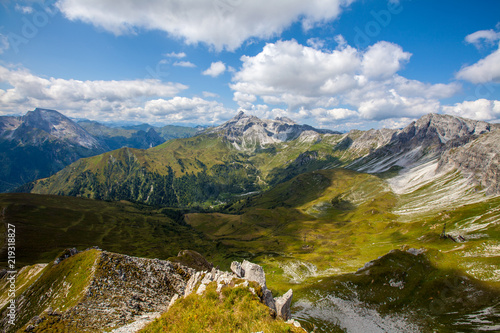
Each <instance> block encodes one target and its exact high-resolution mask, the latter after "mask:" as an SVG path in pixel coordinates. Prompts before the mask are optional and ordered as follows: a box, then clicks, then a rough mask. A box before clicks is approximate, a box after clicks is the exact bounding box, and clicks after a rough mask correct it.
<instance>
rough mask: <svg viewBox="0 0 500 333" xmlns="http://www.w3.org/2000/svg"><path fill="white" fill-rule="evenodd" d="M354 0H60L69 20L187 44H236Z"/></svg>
mask: <svg viewBox="0 0 500 333" xmlns="http://www.w3.org/2000/svg"><path fill="white" fill-rule="evenodd" d="M353 1H354V0H310V1H303V0H276V1H267V0H253V1H243V0H231V1H227V0H214V1H206V0H171V1H160V0H147V1H135V0H123V1H120V5H119V6H117V5H116V1H115V0H58V1H57V4H56V5H57V7H58V8H59V10H60V11H61V12H62V13H63V14H64V15H65V16H66V17H67V18H68V19H70V20H80V21H83V22H86V23H90V24H93V25H95V26H97V27H101V28H103V29H105V30H108V31H110V32H112V33H114V34H117V35H119V34H130V33H135V32H136V31H137V29H138V28H142V29H149V30H162V31H166V32H167V33H168V34H169V35H171V36H173V37H177V38H182V39H184V41H185V42H186V43H187V44H195V43H199V42H203V43H206V44H208V45H210V46H213V47H214V48H215V49H216V50H222V49H228V50H235V49H236V48H238V47H239V46H240V45H241V44H242V43H243V42H244V41H245V40H247V39H249V38H252V37H257V38H263V39H266V38H270V37H272V36H276V35H279V34H280V33H281V32H282V31H283V30H284V29H286V28H287V27H289V26H290V25H291V24H292V23H294V22H297V21H299V22H301V23H302V26H303V28H304V29H306V30H307V29H310V28H312V27H314V26H315V25H317V24H321V23H324V22H327V21H331V20H333V19H335V18H337V17H338V16H339V14H340V13H341V11H342V8H343V7H347V6H349V5H350V4H351V3H352V2H353Z"/></svg>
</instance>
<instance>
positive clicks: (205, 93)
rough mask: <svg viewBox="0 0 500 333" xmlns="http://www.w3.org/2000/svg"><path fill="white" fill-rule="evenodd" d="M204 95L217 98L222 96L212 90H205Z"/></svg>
mask: <svg viewBox="0 0 500 333" xmlns="http://www.w3.org/2000/svg"><path fill="white" fill-rule="evenodd" d="M203 97H211V98H217V97H220V96H219V95H218V94H216V93H213V92H210V91H204V92H203Z"/></svg>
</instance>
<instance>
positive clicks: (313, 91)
mask: <svg viewBox="0 0 500 333" xmlns="http://www.w3.org/2000/svg"><path fill="white" fill-rule="evenodd" d="M337 39H338V40H339V41H341V42H340V43H338V46H337V48H336V49H334V50H319V49H316V48H313V47H308V46H304V45H301V44H299V43H298V42H297V41H295V40H289V41H278V42H276V43H268V44H267V45H266V46H265V47H264V48H263V50H262V51H261V52H260V53H259V54H257V55H255V56H243V57H242V58H241V60H242V62H243V65H242V67H241V69H240V70H239V71H238V72H237V73H235V74H234V76H233V82H232V84H231V85H230V87H231V88H232V89H233V90H234V99H235V100H236V101H237V102H238V103H239V105H240V107H242V108H247V109H248V108H249V107H250V105H249V104H252V103H253V101H250V100H249V99H248V96H254V97H258V98H260V99H261V100H262V101H264V102H265V103H268V104H272V105H283V104H284V105H286V106H287V107H288V110H289V112H290V113H293V116H295V115H300V116H303V113H304V112H305V113H308V115H309V116H310V117H315V116H316V117H317V118H318V119H320V118H326V117H327V116H330V117H333V119H335V120H339V119H341V118H342V119H350V118H352V117H358V118H361V119H366V120H380V119H386V118H401V117H408V118H414V117H419V116H422V115H424V114H426V113H429V112H439V110H440V102H439V99H441V98H448V97H451V96H453V95H454V94H456V93H457V92H458V91H459V90H460V89H461V86H460V85H459V84H457V83H451V84H428V83H423V82H420V81H416V80H409V79H407V78H404V77H402V76H400V75H398V74H397V72H398V71H399V70H400V69H401V68H402V67H403V66H404V64H406V63H407V62H408V61H409V59H410V57H411V54H410V53H408V52H404V51H403V49H402V48H401V47H400V46H399V45H396V44H392V43H388V42H383V41H382V42H378V43H376V44H374V45H372V46H370V47H369V48H367V49H366V50H357V49H355V48H353V47H351V46H349V45H348V44H347V43H345V41H343V42H342V40H343V39H341V38H340V37H338V38H337ZM308 110H309V111H308ZM312 110H316V111H315V113H313V112H312ZM327 111H328V112H327Z"/></svg>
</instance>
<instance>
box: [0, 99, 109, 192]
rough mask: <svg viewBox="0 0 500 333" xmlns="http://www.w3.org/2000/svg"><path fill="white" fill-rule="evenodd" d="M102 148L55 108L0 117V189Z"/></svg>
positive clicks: (43, 174) (30, 178)
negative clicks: (0, 164)
mask: <svg viewBox="0 0 500 333" xmlns="http://www.w3.org/2000/svg"><path fill="white" fill-rule="evenodd" d="M104 151H106V149H105V148H104V147H103V146H102V145H101V144H100V143H99V142H98V141H97V140H96V139H95V138H94V137H93V136H92V135H90V134H89V133H88V132H87V131H86V130H84V129H83V128H82V127H81V126H80V125H78V124H76V123H75V122H74V121H72V120H71V119H69V118H67V117H66V116H64V115H62V114H61V113H59V112H57V111H55V110H47V109H38V108H37V109H35V110H34V111H29V112H28V113H26V114H25V115H24V116H22V117H0V154H1V156H2V173H1V175H0V192H4V191H8V190H11V189H13V188H16V187H17V186H20V185H22V184H24V183H26V182H29V181H33V180H35V179H39V178H42V177H48V176H50V175H51V174H54V173H55V172H57V171H59V170H61V169H62V168H64V167H65V166H67V165H69V164H71V163H73V162H75V161H76V160H78V159H80V158H82V157H88V156H92V155H96V154H100V153H103V152H104Z"/></svg>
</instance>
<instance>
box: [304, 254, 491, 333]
mask: <svg viewBox="0 0 500 333" xmlns="http://www.w3.org/2000/svg"><path fill="white" fill-rule="evenodd" d="M441 258H442V255H441V254H440V253H439V252H438V251H428V252H427V253H426V254H419V255H417V256H415V255H413V254H410V253H407V252H405V251H399V250H395V251H392V252H391V253H389V254H387V255H384V256H382V257H381V258H379V259H376V260H374V261H373V262H372V263H371V265H369V266H368V267H366V268H363V269H360V270H359V271H357V272H356V273H351V274H344V275H340V276H333V277H326V278H321V279H317V281H316V282H313V283H312V284H310V285H309V286H308V289H307V290H299V291H298V292H297V297H299V298H300V297H303V298H307V299H309V300H310V301H312V302H317V301H318V299H320V298H321V297H325V296H327V295H335V297H340V298H342V299H345V300H351V301H352V300H355V301H357V302H362V306H363V307H366V308H372V309H376V310H377V311H378V313H380V314H381V315H382V316H385V315H389V314H391V313H406V314H409V319H410V321H411V322H412V323H416V324H418V325H419V326H420V330H422V331H424V332H427V331H429V332H431V331H434V332H436V331H437V332H454V331H462V332H469V331H470V332H472V331H476V329H478V328H480V324H479V325H478V323H477V322H476V323H475V322H474V320H472V319H471V320H466V318H467V316H468V315H470V314H472V313H477V312H480V311H481V310H483V309H485V308H489V307H491V306H493V307H495V305H498V304H500V290H499V289H497V288H494V287H493V286H491V285H489V284H487V283H485V282H482V281H479V280H476V279H474V278H471V277H470V276H467V275H465V274H464V273H463V272H461V271H460V270H457V269H441V268H439V267H437V266H436V265H434V264H433V261H436V260H440V259H441ZM332 311H338V309H337V310H334V307H332ZM498 316H499V314H498V313H497V314H495V311H493V312H492V313H490V314H489V315H487V316H486V317H485V318H483V320H485V321H484V322H483V324H486V323H487V321H493V322H495V321H496V320H498ZM310 320H312V321H314V318H311V319H310ZM320 332H321V330H320Z"/></svg>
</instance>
